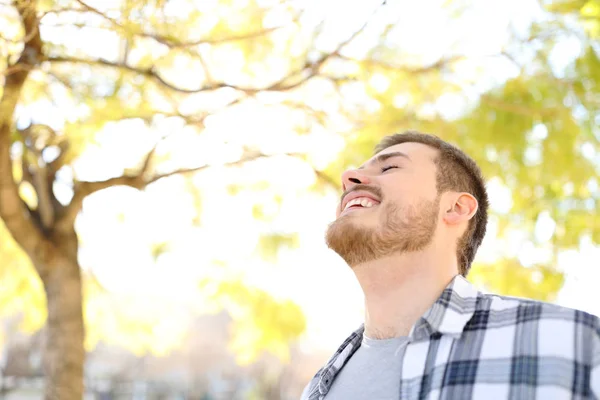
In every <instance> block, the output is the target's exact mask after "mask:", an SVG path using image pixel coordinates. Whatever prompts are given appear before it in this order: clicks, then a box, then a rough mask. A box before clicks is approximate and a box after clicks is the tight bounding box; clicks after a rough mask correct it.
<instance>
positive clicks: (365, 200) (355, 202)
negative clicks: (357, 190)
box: [344, 197, 375, 210]
mask: <svg viewBox="0 0 600 400" xmlns="http://www.w3.org/2000/svg"><path fill="white" fill-rule="evenodd" d="M355 205H361V206H362V207H365V208H370V207H373V206H374V205H375V203H373V202H372V201H371V200H370V199H368V198H366V197H358V198H356V199H352V200H350V201H349V202H348V203H346V207H344V210H347V209H348V208H349V207H352V206H355Z"/></svg>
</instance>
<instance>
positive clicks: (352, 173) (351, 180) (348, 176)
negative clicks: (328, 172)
mask: <svg viewBox="0 0 600 400" xmlns="http://www.w3.org/2000/svg"><path fill="white" fill-rule="evenodd" d="M370 183H371V180H370V179H369V177H368V176H367V175H365V174H363V173H362V172H361V171H360V170H358V169H349V170H347V171H345V172H344V173H343V174H342V189H343V190H344V191H346V190H348V189H349V188H351V187H352V186H355V185H360V184H363V185H368V184H370Z"/></svg>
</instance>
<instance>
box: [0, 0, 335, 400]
mask: <svg viewBox="0 0 600 400" xmlns="http://www.w3.org/2000/svg"><path fill="white" fill-rule="evenodd" d="M0 7H2V8H3V9H5V10H7V14H5V15H6V16H5V17H3V20H4V21H5V22H7V23H6V24H4V22H3V26H5V27H6V32H3V35H2V37H1V40H2V42H3V46H4V47H3V51H4V52H5V53H7V55H8V57H7V59H6V61H5V62H6V64H5V65H4V71H3V77H4V84H3V87H2V97H1V99H0V176H1V178H0V216H1V217H2V220H3V222H4V224H5V226H6V228H7V230H8V232H10V235H11V236H12V238H14V240H15V242H16V243H18V245H19V247H20V248H21V249H22V251H23V252H24V254H25V256H26V257H27V259H28V260H29V261H30V262H31V264H32V266H33V267H34V268H35V271H36V273H37V275H38V276H39V279H40V280H41V283H42V284H43V288H44V291H45V301H46V304H47V332H48V346H47V347H46V366H45V370H46V376H47V381H48V384H47V388H46V398H49V399H50V398H52V399H58V398H60V399H77V398H81V397H82V394H83V379H82V377H83V376H82V374H83V362H84V321H83V310H82V304H83V297H82V273H81V269H80V266H79V260H78V246H79V244H78V243H79V242H78V237H77V234H76V231H75V226H74V224H75V219H76V217H77V215H78V213H79V212H80V210H81V207H82V204H83V202H84V200H85V199H86V198H87V197H88V196H90V195H92V194H94V193H96V192H99V191H101V190H104V189H107V188H111V187H114V186H119V185H121V186H123V185H124V186H129V187H132V188H135V189H138V190H141V189H143V188H145V187H146V186H148V185H150V184H152V183H154V182H157V181H159V180H161V179H165V178H168V177H171V176H174V175H180V174H190V173H193V172H197V171H200V170H203V169H205V168H207V167H209V165H207V164H202V163H201V164H200V165H198V166H194V167H188V168H174V169H171V170H169V171H166V172H160V166H158V165H157V158H158V157H156V156H155V153H156V152H157V149H158V144H160V143H161V142H162V140H158V142H157V143H156V145H155V146H154V147H152V148H151V149H149V151H148V152H147V154H146V155H145V156H144V157H143V158H142V159H141V160H139V166H138V167H137V168H136V169H135V170H134V171H124V173H123V174H122V175H120V176H113V177H108V178H106V179H103V180H96V181H87V180H83V179H77V177H75V178H73V179H72V182H71V185H70V186H71V188H70V189H71V190H72V196H70V198H69V199H67V200H66V201H65V200H64V199H63V201H59V198H58V197H59V196H57V189H56V186H57V184H58V185H60V184H61V183H63V182H61V180H60V179H59V175H60V174H61V171H65V170H67V169H70V166H71V165H72V163H73V162H74V160H76V159H77V157H78V156H79V155H80V154H81V153H82V151H83V150H84V148H85V146H86V142H88V143H89V142H91V141H93V139H94V135H95V133H96V132H98V131H100V129H101V128H102V127H103V126H104V125H105V124H107V123H109V122H111V121H122V120H131V119H138V120H142V121H146V122H148V123H151V122H152V120H153V119H155V118H156V117H157V116H163V117H165V118H176V119H180V120H182V121H183V122H184V123H185V124H187V125H189V126H191V127H196V128H197V129H199V127H201V126H202V125H203V123H204V120H205V119H206V117H207V115H209V114H211V112H214V111H212V108H213V107H212V106H213V105H212V104H211V105H210V106H208V107H205V108H206V109H207V110H202V109H197V108H194V109H193V110H191V111H190V112H189V113H187V114H186V113H183V112H181V109H180V107H179V104H180V102H181V101H183V99H184V98H186V97H191V96H192V95H194V94H196V95H197V94H202V93H209V94H213V95H214V96H215V98H217V99H218V98H219V97H221V98H223V97H225V99H224V100H219V102H220V103H222V104H221V105H220V106H219V107H218V109H223V108H225V107H227V106H233V105H234V104H236V103H240V102H242V101H243V100H244V99H247V98H250V97H253V96H256V95H258V94H259V93H260V92H263V91H265V92H268V91H287V90H290V89H293V88H294V87H296V86H298V85H299V84H300V83H302V82H303V81H304V80H306V79H308V78H309V77H312V76H314V75H316V74H317V69H318V63H317V64H314V63H310V64H307V65H305V66H303V67H302V68H299V69H298V70H294V71H292V74H291V75H290V76H289V77H288V76H282V77H281V78H280V79H278V80H277V81H276V82H271V83H269V84H267V85H252V84H249V85H247V86H246V85H245V83H246V82H250V83H254V82H253V81H252V80H251V79H248V78H249V76H251V75H252V73H249V74H247V75H249V76H247V77H245V79H242V80H241V82H239V84H234V83H228V82H226V81H221V78H220V77H219V76H218V74H216V72H215V73H213V71H210V70H209V69H208V67H207V63H208V62H205V60H204V56H203V55H202V52H201V51H200V48H201V47H203V46H209V47H210V46H215V47H217V46H221V45H222V46H225V47H226V46H234V48H233V50H235V51H237V50H241V51H242V52H244V53H246V60H247V61H248V62H254V63H257V62H261V61H262V59H263V58H264V57H265V56H266V51H267V50H268V46H269V45H270V43H271V38H270V37H269V34H270V33H271V32H273V31H275V30H277V29H280V28H279V27H272V28H266V29H260V30H259V29H254V30H249V29H251V28H253V27H254V26H260V25H262V19H263V18H264V16H265V14H266V13H267V12H268V11H269V10H268V9H266V8H261V7H259V6H258V5H257V4H254V3H252V4H248V5H247V7H246V8H245V9H243V10H240V11H239V12H237V13H235V15H236V17H237V21H233V22H231V23H229V22H227V21H225V20H223V21H217V23H216V24H212V25H211V28H210V29H208V30H207V31H206V32H201V34H202V37H200V38H192V36H193V35H195V33H194V27H195V25H196V24H201V23H203V22H204V21H205V20H206V19H210V15H208V16H207V15H206V14H205V13H202V12H200V11H195V12H192V13H190V14H186V15H175V16H173V15H169V12H168V4H167V2H163V1H158V2H152V3H147V2H139V1H126V2H122V3H120V4H118V5H117V9H116V10H115V9H113V10H108V11H106V12H105V11H103V10H102V9H101V8H95V7H93V6H91V5H89V4H87V3H84V2H82V1H74V2H70V1H57V2H54V1H45V2H43V1H39V2H38V1H35V0H34V1H29V0H19V1H14V2H13V3H12V4H10V5H5V4H2V5H0ZM223 9H225V10H226V12H230V13H231V12H232V11H233V10H234V6H233V5H229V6H228V5H225V6H224V7H223V8H221V10H223ZM280 11H283V12H287V13H289V12H290V11H289V10H288V9H287V7H286V6H285V5H284V7H283V8H282V9H281V10H280ZM115 12H117V13H118V16H117V17H113V16H112V15H114V13H115ZM48 20H53V21H55V23H52V22H49V23H45V22H46V21H48ZM65 21H66V22H65ZM178 22H179V23H182V22H183V23H184V24H178ZM213 22H214V21H213ZM63 24H66V25H70V26H71V27H72V28H73V29H76V30H79V31H80V32H83V34H84V35H86V34H89V32H90V31H94V30H98V31H100V33H101V34H102V33H109V34H116V35H117V37H118V43H117V48H116V50H118V51H116V52H115V51H113V53H112V54H111V59H107V58H102V57H100V56H98V55H96V54H94V50H95V49H93V48H92V49H90V50H91V51H89V52H86V51H77V50H75V49H70V48H69V47H68V46H63V45H62V44H61V43H60V41H61V40H63V39H64V35H63V36H62V37H61V35H58V37H56V36H54V38H53V37H52V34H51V32H50V33H48V34H47V36H46V34H45V32H49V31H51V30H52V29H59V30H60V29H66V28H65V26H64V25H63ZM47 37H48V38H47ZM90 37H91V38H94V39H96V40H98V37H97V36H95V37H94V35H91V36H90ZM238 43H242V44H241V45H238ZM157 48H159V49H165V48H166V49H167V53H168V54H167V55H164V56H163V57H161V58H159V59H155V58H154V57H153V55H152V52H153V51H155V50H156V49H157ZM113 50H114V49H113ZM181 59H186V60H187V61H185V63H187V64H188V66H189V67H193V68H198V70H200V71H204V76H203V77H202V79H200V80H199V82H198V85H197V86H196V88H193V87H190V86H188V85H187V84H183V85H181V86H180V85H178V84H175V83H171V81H172V79H173V78H174V77H169V78H166V77H165V76H164V75H163V74H165V72H166V71H168V70H169V69H170V64H171V63H174V62H176V61H177V60H181ZM319 62H320V63H322V62H323V60H320V61H319ZM81 70H87V71H93V73H92V77H91V79H86V78H85V77H83V78H82V77H81V75H79V74H78V73H76V71H81ZM306 72H308V75H306V74H305V73H306ZM188 77H189V74H188ZM179 83H181V82H179ZM57 91H59V92H60V91H62V92H61V93H58V92H57ZM223 91H224V92H225V95H224V96H223ZM227 93H229V95H228V96H227ZM41 99H44V100H47V99H50V101H57V102H59V103H60V104H59V106H62V107H68V108H70V110H69V111H70V112H75V113H77V111H76V110H74V108H77V107H79V108H80V110H79V111H82V110H81V108H83V109H84V110H83V112H82V113H81V114H78V115H77V117H76V118H74V119H72V120H71V121H67V120H66V119H63V121H62V124H59V125H60V126H59V129H56V128H55V127H52V126H50V125H48V124H44V123H42V122H41V121H40V120H43V119H44V117H41V118H40V117H35V116H32V118H28V117H25V118H23V117H22V116H19V107H23V108H25V107H26V106H27V105H28V104H31V103H34V102H36V101H40V100H41ZM45 117H46V119H49V118H47V117H48V116H47V115H46V116H45ZM163 139H164V138H163ZM238 150H239V151H240V155H239V156H238V157H237V159H235V160H233V161H229V162H225V163H224V164H225V165H228V166H235V165H239V164H242V163H245V162H249V161H251V160H255V159H258V158H261V157H265V156H266V155H264V154H261V153H259V152H257V151H253V150H252V149H244V148H243V147H241V148H239V146H238ZM157 251H158V252H159V253H160V251H161V250H160V249H158V250H157ZM157 255H158V253H157ZM23 281H24V282H27V283H28V284H29V283H30V282H33V283H31V284H32V285H35V280H33V281H31V280H30V279H24V280H23ZM224 284H227V283H226V282H225V283H224ZM236 288H237V287H236ZM221 289H222V287H219V290H221ZM228 295H229V292H227V291H226V290H225V291H224V292H223V294H222V296H221V297H227V296H228ZM235 295H236V297H241V298H239V299H237V300H239V301H240V302H241V303H242V304H243V305H244V307H248V306H250V307H252V306H253V305H255V304H254V303H253V301H254V299H257V301H258V302H259V303H260V304H261V307H264V306H265V305H266V304H270V305H269V307H270V309H271V319H270V321H267V322H265V323H266V324H267V325H268V324H271V327H272V326H273V325H274V326H277V325H278V324H283V325H284V326H287V327H288V328H287V331H286V328H283V330H282V335H283V336H284V340H290V339H291V338H293V337H295V336H297V335H298V334H299V333H300V332H301V331H302V329H303V324H304V323H303V319H302V317H301V315H300V314H299V312H298V311H297V308H295V307H294V306H293V305H291V304H280V303H278V302H275V301H274V300H273V299H271V298H270V297H268V296H266V295H258V294H255V293H254V292H253V291H248V290H246V291H244V293H243V294H239V293H236V294H235ZM255 314H256V310H255V311H254V314H253V313H252V312H250V314H249V315H248V312H246V313H245V314H244V315H245V317H243V318H242V320H244V318H245V319H248V318H250V319H252V318H256V317H257V315H255ZM282 316H283V317H285V318H287V319H288V320H289V322H285V321H281V320H280V319H281V317H282ZM262 325H264V323H263V324H262ZM262 328H264V326H262ZM258 340H262V336H261V335H260V334H259V335H258ZM277 345H279V344H278V343H277Z"/></svg>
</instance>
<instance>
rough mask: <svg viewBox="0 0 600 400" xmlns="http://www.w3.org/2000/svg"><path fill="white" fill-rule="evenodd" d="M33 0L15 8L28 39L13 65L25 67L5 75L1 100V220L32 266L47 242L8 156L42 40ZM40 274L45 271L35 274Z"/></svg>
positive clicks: (39, 257) (42, 252)
mask: <svg viewBox="0 0 600 400" xmlns="http://www.w3.org/2000/svg"><path fill="white" fill-rule="evenodd" d="M36 5H37V4H36V1H35V0H31V1H18V2H15V6H16V8H17V11H18V12H19V15H20V16H21V20H22V22H23V26H24V29H25V36H26V37H30V39H29V40H28V41H27V42H25V43H24V48H23V52H22V53H21V55H20V57H19V59H18V60H17V62H16V65H22V66H25V68H20V69H18V70H15V72H13V73H11V74H9V75H6V78H5V83H4V91H3V93H2V98H0V217H1V218H2V219H3V221H4V223H5V225H6V227H7V228H8V230H9V231H10V233H11V235H12V236H13V238H14V239H15V240H16V241H17V243H19V245H20V246H21V247H22V248H23V250H24V251H25V252H26V253H27V255H28V256H29V257H30V258H31V260H32V261H33V263H34V265H36V267H39V266H40V265H42V263H40V262H39V261H41V260H44V259H46V257H48V256H49V254H48V251H47V250H49V249H50V247H49V246H51V245H50V243H49V241H48V240H47V239H46V238H45V237H44V236H43V234H42V232H41V231H40V229H39V228H38V226H37V225H36V224H35V223H34V219H33V216H32V214H31V213H30V211H29V210H28V208H27V206H26V205H25V204H24V202H23V200H22V199H21V197H20V196H19V190H18V186H17V183H16V182H15V180H14V178H13V172H12V170H13V165H12V164H13V163H12V159H11V156H10V148H11V144H12V143H11V132H12V130H13V114H14V111H15V107H16V105H17V103H18V101H19V97H20V95H21V91H22V89H23V85H24V84H25V81H26V80H27V77H28V75H29V71H30V69H31V68H29V67H33V66H34V65H36V64H37V63H38V62H39V59H40V55H41V51H42V41H41V38H40V34H39V30H38V28H37V27H38V20H37V18H36V13H35V7H36ZM38 272H39V273H40V275H43V274H44V273H45V271H38Z"/></svg>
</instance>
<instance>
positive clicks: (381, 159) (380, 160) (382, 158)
mask: <svg viewBox="0 0 600 400" xmlns="http://www.w3.org/2000/svg"><path fill="white" fill-rule="evenodd" d="M394 157H404V158H406V159H407V160H409V161H412V160H411V159H410V157H409V156H408V155H407V154H405V153H402V152H401V151H393V152H391V153H384V154H379V155H377V156H375V159H373V161H371V162H370V163H375V164H383V163H384V162H385V161H386V160H387V159H389V158H394ZM364 168H365V166H364V165H361V166H360V167H358V169H364Z"/></svg>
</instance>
